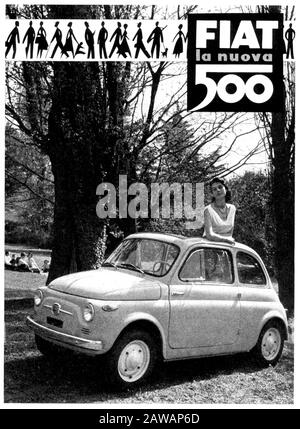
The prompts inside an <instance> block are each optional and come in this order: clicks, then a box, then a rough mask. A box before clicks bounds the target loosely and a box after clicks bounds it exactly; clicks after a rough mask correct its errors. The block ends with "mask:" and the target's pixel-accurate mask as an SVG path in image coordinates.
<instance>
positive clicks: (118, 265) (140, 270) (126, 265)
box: [117, 262, 145, 274]
mask: <svg viewBox="0 0 300 429" xmlns="http://www.w3.org/2000/svg"><path fill="white" fill-rule="evenodd" d="M117 267H121V268H128V269H132V270H135V271H138V272H139V273H142V274H145V271H143V270H142V269H141V268H139V267H137V266H136V265H133V264H130V263H125V262H123V263H122V264H117Z"/></svg>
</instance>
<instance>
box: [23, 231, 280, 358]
mask: <svg viewBox="0 0 300 429" xmlns="http://www.w3.org/2000/svg"><path fill="white" fill-rule="evenodd" d="M128 240H136V241H137V242H139V243H140V242H142V240H148V242H149V243H151V240H154V242H155V243H156V242H158V243H167V244H170V245H171V246H175V247H176V249H178V254H177V257H176V258H174V261H173V264H170V265H171V266H169V264H167V263H165V264H166V265H165V268H166V269H165V273H164V275H160V276H156V275H153V273H152V274H151V273H148V274H147V273H140V272H137V271H133V270H131V269H127V268H122V269H120V268H117V267H116V268H115V267H102V268H99V269H98V270H94V271H86V272H80V273H75V274H70V275H66V276H63V277H60V278H57V279H56V280H54V281H53V282H52V283H51V284H50V285H49V286H48V287H44V288H41V291H42V296H43V299H42V302H41V303H40V305H38V306H36V305H35V313H34V316H32V317H31V316H29V317H28V320H27V322H28V324H29V326H30V327H31V328H32V329H33V330H34V331H35V333H36V334H37V335H38V336H39V337H41V338H43V339H45V340H47V341H49V342H51V343H53V344H57V345H60V346H63V347H67V348H71V349H73V350H75V351H77V352H80V353H85V354H90V355H97V354H104V353H106V352H108V351H109V350H110V349H111V348H112V347H113V346H114V344H115V342H116V340H117V339H118V338H119V337H120V335H121V334H122V332H124V331H125V330H128V329H129V328H130V327H131V326H132V327H134V328H135V329H136V328H139V327H142V328H143V329H147V331H149V332H150V333H151V330H152V331H153V333H155V335H156V338H159V342H160V349H161V353H162V356H163V358H164V360H176V359H185V358H195V357H201V356H210V355H222V354H232V353H239V352H245V351H250V350H251V349H253V348H254V347H255V345H256V344H257V341H258V338H259V335H260V333H261V332H262V329H263V327H264V326H265V325H266V324H267V323H268V322H269V321H271V320H276V321H277V322H278V323H279V324H280V326H281V328H282V332H283V333H284V339H286V337H287V319H286V313H285V310H284V308H283V306H282V305H281V303H280V301H279V299H278V296H277V293H276V292H275V290H274V289H273V286H272V283H271V280H270V278H269V275H268V272H267V270H266V268H265V266H264V264H263V262H262V260H261V259H260V257H259V256H258V255H257V253H256V252H254V251H253V250H252V249H250V248H249V247H247V246H244V245H242V244H239V243H236V244H235V245H229V244H225V243H215V242H211V241H208V240H206V239H203V238H185V237H179V236H175V235H167V234H159V233H138V234H133V235H131V236H129V237H127V239H126V242H128ZM148 242H147V243H148ZM121 245H122V244H121ZM175 247H172V249H175ZM214 249H215V250H214ZM117 251H118V249H117V250H116V251H115V252H117ZM115 252H114V253H115ZM175 253H176V252H175ZM210 254H212V255H217V257H216V260H217V261H220V259H222V258H223V260H224V261H225V262H222V264H223V265H224V264H229V265H230V267H231V268H230V269H231V270H233V272H230V273H229V274H228V273H227V274H228V275H229V278H230V282H229V283H228V280H226V283H224V282H223V281H222V280H221V281H216V280H213V281H211V280H210V281H207V280H205V279H204V278H203V277H201V276H199V278H197V274H196V275H195V274H194V275H193V276H192V277H191V278H188V276H190V275H191V274H190V273H189V269H188V268H189V266H191V267H194V265H193V259H195V261H198V256H199V258H200V259H199V260H200V262H199V263H200V265H201V264H203V260H204V259H203V255H210ZM201 255H202V256H201ZM247 255H248V256H249V260H250V262H249V263H248V262H247ZM201 258H202V259H201ZM214 258H215V256H214ZM224 258H225V259H224ZM241 258H242V259H241ZM243 258H244V259H243ZM251 258H252V259H251ZM253 258H254V259H253ZM237 259H239V261H240V260H241V261H242V262H239V264H240V265H239V267H240V268H239V267H238V264H237ZM108 260H109V259H108ZM111 260H112V259H111ZM245 260H246V262H245ZM252 260H253V261H255V262H253V264H254V265H253V267H254V266H256V267H258V266H257V265H255V264H259V266H260V267H261V272H262V273H263V274H259V275H260V276H261V278H263V277H264V279H265V280H263V281H262V280H261V279H260V282H261V283H264V284H253V281H252V280H251V281H252V282H251V283H247V280H246V282H245V281H244V282H243V283H242V282H241V281H240V278H239V276H241V273H242V272H243V271H241V270H242V269H244V271H245V272H246V274H247V272H248V271H249V272H250V273H251V272H252V271H253V269H254V271H255V269H256V268H255V267H254V268H253V267H252V268H251V261H252ZM207 261H208V262H206V264H207V267H208V266H209V263H210V262H209V259H207ZM157 263H158V265H157V267H160V262H157ZM218 263H219V262H218ZM189 264H190V265H189ZM247 264H248V265H247ZM229 265H228V266H229ZM163 267H164V266H163V265H161V273H163ZM195 267H198V262H195ZM222 267H223V266H222ZM241 267H242V268H241ZM247 267H248V268H247ZM152 268H153V272H155V273H157V272H158V271H155V268H156V266H155V261H154V263H153V267H152ZM197 269H198V268H197ZM205 269H206V268H205ZM222 269H223V268H222ZM257 269H258V270H259V268H257ZM200 270H201V268H200ZM228 270H229V269H228ZM238 270H240V271H238ZM251 270H252V271H251ZM223 271H224V269H223ZM199 272H200V271H199ZM201 273H202V271H201ZM201 275H202V274H201ZM222 275H223V274H222ZM243 275H244V274H243ZM255 278H256V277H254V280H255ZM88 304H92V306H93V308H94V317H93V320H91V321H89V322H87V321H86V320H85V319H84V317H83V310H84V308H85V306H86V305H88ZM49 318H50V319H49ZM49 320H50V322H51V323H50V324H49ZM56 321H57V322H56ZM53 322H54V324H57V326H54V325H53ZM60 324H61V325H62V326H63V327H60V326H59V325H60Z"/></svg>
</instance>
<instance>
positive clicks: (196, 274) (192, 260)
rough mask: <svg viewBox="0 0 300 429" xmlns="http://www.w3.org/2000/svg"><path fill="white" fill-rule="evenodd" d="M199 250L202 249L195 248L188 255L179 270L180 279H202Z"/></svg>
mask: <svg viewBox="0 0 300 429" xmlns="http://www.w3.org/2000/svg"><path fill="white" fill-rule="evenodd" d="M201 252H202V250H196V251H195V252H193V253H191V254H190V255H189V257H188V258H187V260H186V261H185V263H184V265H183V267H182V269H181V271H180V279H181V280H204V278H203V277H202V268H201V262H202V257H201V256H202V255H201Z"/></svg>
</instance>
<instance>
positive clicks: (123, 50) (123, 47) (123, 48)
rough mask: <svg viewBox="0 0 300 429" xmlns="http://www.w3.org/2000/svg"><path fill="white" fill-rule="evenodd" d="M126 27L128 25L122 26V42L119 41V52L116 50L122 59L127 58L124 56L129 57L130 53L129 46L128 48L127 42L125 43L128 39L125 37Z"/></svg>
mask: <svg viewBox="0 0 300 429" xmlns="http://www.w3.org/2000/svg"><path fill="white" fill-rule="evenodd" d="M127 27H128V25H127V24H124V32H123V34H122V41H121V44H120V47H119V50H118V54H119V55H122V56H123V57H124V58H126V57H127V55H126V54H129V56H130V57H131V52H130V49H129V46H128V42H127V39H128V37H127Z"/></svg>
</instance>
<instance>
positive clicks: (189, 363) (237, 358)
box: [4, 348, 293, 403]
mask: <svg viewBox="0 0 300 429" xmlns="http://www.w3.org/2000/svg"><path fill="white" fill-rule="evenodd" d="M37 353H38V352H36V351H31V356H29V357H28V356H27V357H26V356H24V358H22V356H20V357H19V358H18V359H16V360H11V361H10V362H8V363H6V364H5V366H4V374H5V377H4V386H5V402H14V403H21V402H22V403H29V402H33V403H51V402H52V403H66V402H73V403H76V402H77V403H88V402H107V401H110V402H113V401H114V400H117V401H119V402H120V401H122V399H123V400H126V398H130V397H133V396H134V394H135V393H137V392H141V388H136V389H130V390H127V391H125V392H117V391H116V390H115V389H114V386H111V385H107V384H104V382H103V379H104V373H105V367H104V362H103V359H102V358H86V357H79V356H77V355H73V354H72V353H70V354H69V353H67V354H64V356H62V357H60V358H58V359H55V360H52V361H50V360H48V359H46V358H45V357H43V356H42V355H40V354H38V355H37V356H36V354H37ZM32 355H34V356H32ZM278 369H279V370H280V371H281V372H284V371H289V372H290V373H291V372H292V371H293V353H292V351H291V350H288V349H286V348H285V350H284V354H283V356H282V358H281V360H280V362H279V364H278ZM258 371H261V368H260V367H258V366H256V365H255V363H254V362H253V361H252V359H251V358H250V355H249V354H239V355H234V356H224V357H212V358H202V359H193V360H185V361H178V362H169V363H162V364H161V365H160V366H159V368H158V371H156V373H155V376H154V377H153V378H152V380H151V381H150V382H149V383H148V384H147V385H146V386H145V387H142V391H144V390H147V392H148V393H151V391H154V390H156V391H157V390H161V389H167V388H169V387H172V386H175V385H178V384H182V383H189V382H194V381H196V382H199V381H205V380H211V381H213V380H214V379H215V378H217V377H219V376H220V375H224V376H226V375H230V374H233V373H243V374H253V375H255V373H257V372H258Z"/></svg>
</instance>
